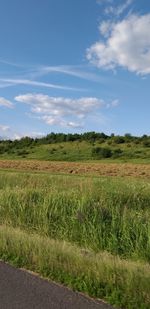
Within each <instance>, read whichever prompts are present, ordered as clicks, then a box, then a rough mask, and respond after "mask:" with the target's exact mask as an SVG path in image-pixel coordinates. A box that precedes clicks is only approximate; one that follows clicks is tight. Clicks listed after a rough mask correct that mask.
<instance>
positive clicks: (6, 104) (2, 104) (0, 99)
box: [0, 97, 13, 108]
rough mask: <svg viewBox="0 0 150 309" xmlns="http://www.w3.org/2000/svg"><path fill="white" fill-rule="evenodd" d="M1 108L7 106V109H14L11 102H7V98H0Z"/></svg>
mask: <svg viewBox="0 0 150 309" xmlns="http://www.w3.org/2000/svg"><path fill="white" fill-rule="evenodd" d="M0 106H5V107H8V108H12V107H13V104H12V102H10V101H9V100H6V99H5V98H3V97H0Z"/></svg>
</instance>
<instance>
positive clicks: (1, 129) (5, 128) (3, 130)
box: [0, 124, 10, 132]
mask: <svg viewBox="0 0 150 309" xmlns="http://www.w3.org/2000/svg"><path fill="white" fill-rule="evenodd" d="M9 129H10V128H9V127H8V126H5V125H2V124H0V131H2V132H7V131H9Z"/></svg>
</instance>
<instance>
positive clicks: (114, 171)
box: [0, 160, 150, 178]
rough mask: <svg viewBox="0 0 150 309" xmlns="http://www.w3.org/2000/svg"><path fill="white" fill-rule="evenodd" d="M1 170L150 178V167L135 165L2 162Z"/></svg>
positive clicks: (35, 161) (25, 161)
mask: <svg viewBox="0 0 150 309" xmlns="http://www.w3.org/2000/svg"><path fill="white" fill-rule="evenodd" d="M0 169H15V170H24V171H45V172H49V173H53V174H56V173H58V174H77V175H96V176H120V177H128V176H131V177H141V178H150V165H148V164H133V163H108V164H107V163H77V162H47V161H37V160H34V161H28V160H24V161H19V160H0Z"/></svg>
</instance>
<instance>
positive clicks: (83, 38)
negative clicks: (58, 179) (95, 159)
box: [0, 0, 150, 139]
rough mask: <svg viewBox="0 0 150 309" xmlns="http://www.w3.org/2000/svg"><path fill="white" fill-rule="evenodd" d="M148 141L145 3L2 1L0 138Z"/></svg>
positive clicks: (149, 5)
mask: <svg viewBox="0 0 150 309" xmlns="http://www.w3.org/2000/svg"><path fill="white" fill-rule="evenodd" d="M86 131H96V132H104V133H106V134H111V133H114V134H119V135H124V134H126V133H131V134H132V135H137V136H140V135H143V134H148V135H150V1H148V0H38V1H37V0H26V1H24V0H13V1H10V0H0V137H3V138H11V139H16V138H21V137H23V136H32V137H41V136H43V135H46V134H48V133H50V132H64V133H76V132H77V133H83V132H86Z"/></svg>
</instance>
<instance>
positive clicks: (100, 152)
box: [92, 147, 112, 159]
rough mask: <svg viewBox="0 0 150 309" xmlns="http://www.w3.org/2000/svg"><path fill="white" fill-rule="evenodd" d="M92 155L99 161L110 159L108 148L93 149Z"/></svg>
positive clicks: (110, 153)
mask: <svg viewBox="0 0 150 309" xmlns="http://www.w3.org/2000/svg"><path fill="white" fill-rule="evenodd" d="M92 155H94V156H96V157H97V158H99V159H102V158H110V157H111V156H112V151H111V149H109V148H102V147H95V148H93V149H92Z"/></svg>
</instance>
